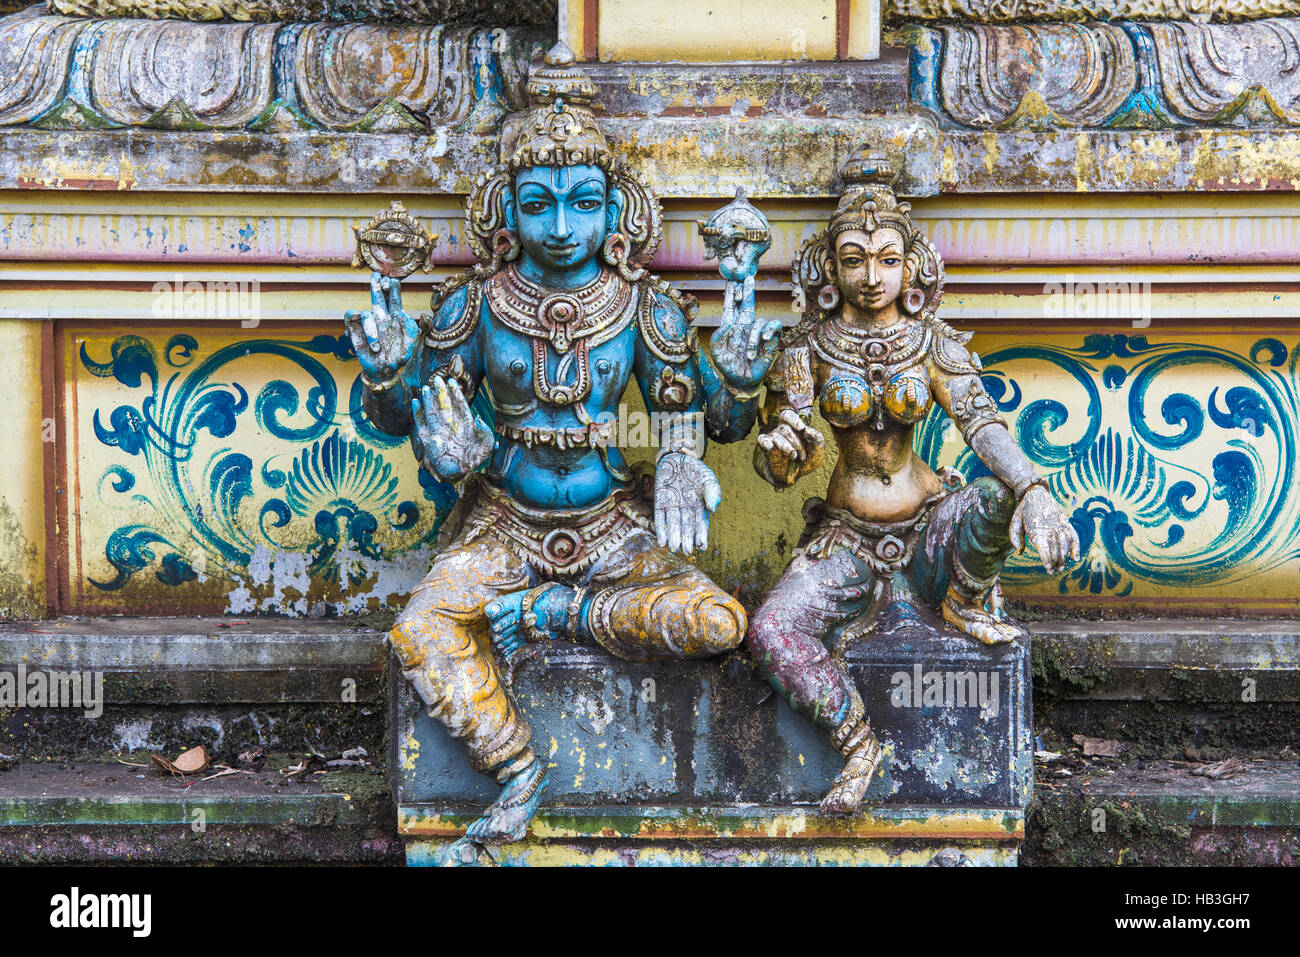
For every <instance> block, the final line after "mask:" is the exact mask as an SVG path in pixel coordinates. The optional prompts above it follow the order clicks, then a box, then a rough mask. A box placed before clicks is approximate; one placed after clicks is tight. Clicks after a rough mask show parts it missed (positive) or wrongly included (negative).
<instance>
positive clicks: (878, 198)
mask: <svg viewBox="0 0 1300 957" xmlns="http://www.w3.org/2000/svg"><path fill="white" fill-rule="evenodd" d="M841 175H842V177H843V179H844V193H843V195H842V196H841V197H840V202H839V205H838V206H837V207H836V208H835V212H834V213H832V214H831V221H830V227H829V229H828V233H829V235H830V236H831V237H834V236H835V235H837V234H838V233H842V232H844V231H845V230H847V229H860V230H862V231H863V232H867V233H870V232H873V231H875V230H876V229H878V228H879V227H881V226H893V227H894V228H895V229H898V230H900V231H901V232H902V234H903V238H904V239H905V240H908V239H910V237H911V233H912V232H913V230H914V228H915V227H914V226H913V225H912V220H911V217H910V215H909V213H910V212H911V209H912V206H911V204H910V203H900V202H899V201H898V197H897V196H895V195H894V188H893V186H894V181H895V180H896V179H898V170H897V168H896V167H895V166H894V163H893V161H891V160H890V159H889V158H888V157H887V156H884V155H882V154H879V153H867V154H865V155H863V156H860V157H858V158H856V159H853V160H850V161H849V162H848V163H847V164H845V166H844V169H843V172H842V173H841Z"/></svg>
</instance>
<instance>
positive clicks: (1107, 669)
mask: <svg viewBox="0 0 1300 957" xmlns="http://www.w3.org/2000/svg"><path fill="white" fill-rule="evenodd" d="M236 621H242V622H244V624H233V622H236ZM1027 627H1028V628H1029V630H1030V632H1031V633H1032V634H1033V639H1034V640H1033V645H1034V655H1035V670H1036V678H1037V679H1038V681H1039V682H1040V683H1041V682H1042V681H1043V679H1046V680H1047V681H1048V682H1050V687H1049V688H1048V689H1047V690H1049V691H1052V692H1056V693H1060V694H1062V695H1065V696H1078V697H1087V698H1091V699H1097V700H1126V701H1136V700H1150V699H1152V698H1156V699H1164V698H1176V697H1178V698H1181V697H1185V696H1186V694H1185V693H1186V690H1187V679H1188V678H1196V679H1200V680H1203V681H1208V682H1210V684H1211V685H1215V684H1222V685H1223V687H1224V688H1226V689H1227V690H1228V692H1231V693H1230V694H1229V695H1228V700H1239V695H1238V693H1239V692H1240V679H1241V677H1243V676H1254V677H1256V678H1257V679H1259V680H1261V681H1269V682H1273V683H1274V684H1273V685H1270V686H1269V687H1270V688H1273V687H1275V689H1276V690H1277V691H1278V692H1279V693H1282V692H1285V694H1286V695H1287V696H1286V697H1285V698H1282V699H1278V700H1300V623H1298V622H1296V621H1294V620H1291V619H1204V618H1197V619H1177V618H1159V619H1136V620H1130V621H1071V622H1062V621H1039V622H1030V623H1028V624H1027ZM383 639H384V635H383V633H382V632H379V631H374V630H372V629H369V628H366V627H363V626H360V625H358V624H355V623H353V622H350V621H348V620H346V619H326V620H321V619H294V618H249V619H231V618H220V617H200V618H60V619H53V620H45V621H17V622H0V669H5V670H10V671H12V670H13V669H14V667H15V666H16V665H17V664H18V663H19V662H23V663H25V664H26V666H27V668H28V669H29V670H32V669H36V668H42V669H48V670H59V669H62V670H68V669H70V668H74V667H75V668H79V669H85V670H90V671H104V672H105V687H106V691H107V697H108V700H109V701H110V702H114V701H119V702H128V703H135V702H139V701H142V700H156V701H159V702H160V703H214V702H215V701H218V700H220V701H231V702H238V701H256V702H262V701H286V702H288V701H303V702H311V701H321V702H337V700H338V697H337V693H336V686H337V683H336V682H332V681H331V683H330V684H329V687H328V688H327V689H326V690H324V691H322V690H321V689H320V688H319V687H315V686H316V685H319V684H321V683H322V682H323V680H324V679H323V678H322V677H321V676H322V675H325V676H328V677H329V678H331V679H332V677H333V676H334V675H338V676H340V677H343V676H348V675H355V676H356V677H357V679H358V680H357V689H358V700H366V701H371V700H377V699H378V698H379V689H380V685H379V681H380V675H381V674H382V671H383V668H384V660H385V655H386V652H385V649H384V643H383ZM164 676H166V678H167V681H166V682H164V683H162V684H159V679H162V678H163V677H164ZM1058 679H1060V680H1058ZM150 688H152V689H154V692H153V693H155V694H156V695H157V697H141V694H142V693H145V694H149V693H150V692H149V690H148V689H150ZM169 688H170V690H169ZM1040 690H1043V689H1041V688H1040ZM209 693H213V694H218V695H224V697H220V698H213V697H211V696H208V697H204V696H202V695H204V694H209ZM230 695H245V697H230Z"/></svg>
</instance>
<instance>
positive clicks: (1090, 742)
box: [1073, 734, 1119, 758]
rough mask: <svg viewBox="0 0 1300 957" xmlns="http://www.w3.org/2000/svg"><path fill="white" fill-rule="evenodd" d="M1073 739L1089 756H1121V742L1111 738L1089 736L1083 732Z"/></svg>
mask: <svg viewBox="0 0 1300 957" xmlns="http://www.w3.org/2000/svg"><path fill="white" fill-rule="evenodd" d="M1073 740H1074V743H1075V744H1077V745H1078V746H1079V747H1081V748H1083V753H1084V754H1085V755H1087V756H1096V757H1099V758H1117V757H1119V742H1118V741H1115V740H1113V739H1111V738H1089V737H1086V736H1084V735H1082V734H1076V735H1075V736H1074V739H1073Z"/></svg>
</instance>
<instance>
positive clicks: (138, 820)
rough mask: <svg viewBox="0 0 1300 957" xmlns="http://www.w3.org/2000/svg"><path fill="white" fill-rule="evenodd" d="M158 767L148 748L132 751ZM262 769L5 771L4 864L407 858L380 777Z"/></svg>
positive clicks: (0, 822) (1, 812)
mask: <svg viewBox="0 0 1300 957" xmlns="http://www.w3.org/2000/svg"><path fill="white" fill-rule="evenodd" d="M123 760H124V761H130V762H132V763H135V764H141V763H142V764H144V765H150V762H149V757H148V755H143V756H138V755H128V756H127V757H126V758H124V759H123ZM289 760H290V759H289V757H288V756H277V755H271V756H269V757H268V759H267V761H266V764H265V765H264V768H265V769H264V770H260V771H255V772H251V773H240V774H230V775H226V776H224V777H219V778H215V779H208V780H204V779H205V778H209V774H215V773H216V771H212V772H208V773H204V774H199V775H194V776H191V777H189V778H187V779H180V778H172V777H171V776H169V775H167V774H165V773H162V772H160V771H159V770H157V769H156V768H154V767H152V766H145V767H132V766H130V765H128V764H122V763H116V762H114V763H99V762H97V763H62V764H51V763H28V762H22V763H20V764H19V765H18V766H17V767H15V768H12V769H11V770H8V771H0V861H4V862H6V863H40V864H57V863H78V864H84V863H108V862H112V863H155V864H164V863H277V864H297V863H370V864H374V863H382V864H394V863H400V862H401V858H402V845H401V842H400V841H399V840H398V839H397V835H396V829H395V817H394V813H393V806H392V802H391V800H390V799H389V797H388V794H387V789H386V787H385V785H384V778H383V775H382V774H380V773H378V772H374V771H370V772H367V771H356V770H343V771H331V772H328V773H324V774H310V773H307V774H303V775H298V776H294V777H285V776H284V775H282V774H281V773H280V772H279V770H277V768H279V767H284V766H286V765H288V764H289Z"/></svg>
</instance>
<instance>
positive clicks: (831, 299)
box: [817, 283, 840, 312]
mask: <svg viewBox="0 0 1300 957" xmlns="http://www.w3.org/2000/svg"><path fill="white" fill-rule="evenodd" d="M839 304H840V291H839V290H838V289H836V288H835V287H834V286H833V285H831V284H830V283H827V284H826V285H824V286H822V287H821V289H820V290H819V291H818V293H817V305H819V306H821V307H822V309H823V310H825V311H826V312H830V311H831V310H832V309H834V308H835V307H836V306H838V305H839Z"/></svg>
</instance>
